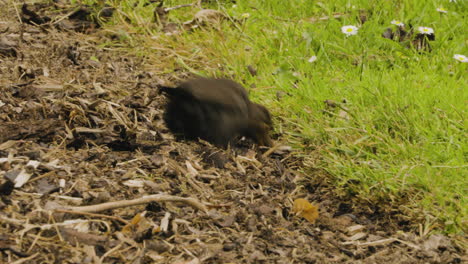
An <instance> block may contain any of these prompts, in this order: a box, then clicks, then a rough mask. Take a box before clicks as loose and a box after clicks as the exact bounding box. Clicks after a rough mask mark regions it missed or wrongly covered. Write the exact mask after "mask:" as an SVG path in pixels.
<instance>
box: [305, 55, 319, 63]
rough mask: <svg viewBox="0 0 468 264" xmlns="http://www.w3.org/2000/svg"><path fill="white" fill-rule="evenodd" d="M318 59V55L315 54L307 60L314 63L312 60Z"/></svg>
mask: <svg viewBox="0 0 468 264" xmlns="http://www.w3.org/2000/svg"><path fill="white" fill-rule="evenodd" d="M316 60H317V56H315V55H314V56H312V57H310V59H309V60H307V61H308V62H311V63H312V62H314V61H316Z"/></svg>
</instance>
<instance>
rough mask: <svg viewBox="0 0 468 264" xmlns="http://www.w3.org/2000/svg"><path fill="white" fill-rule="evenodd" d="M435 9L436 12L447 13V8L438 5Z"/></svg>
mask: <svg viewBox="0 0 468 264" xmlns="http://www.w3.org/2000/svg"><path fill="white" fill-rule="evenodd" d="M436 10H437V12H439V13H444V14H447V12H448V11H447V9H445V8H443V7H438V8H437V9H436Z"/></svg>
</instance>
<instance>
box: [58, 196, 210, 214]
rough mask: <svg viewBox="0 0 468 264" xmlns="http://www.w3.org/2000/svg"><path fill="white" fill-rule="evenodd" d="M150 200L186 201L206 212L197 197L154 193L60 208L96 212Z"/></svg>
mask: <svg viewBox="0 0 468 264" xmlns="http://www.w3.org/2000/svg"><path fill="white" fill-rule="evenodd" d="M150 202H181V203H186V204H188V205H190V206H192V207H193V208H196V209H198V210H201V211H203V212H205V213H207V212H208V210H207V209H206V207H205V205H203V204H202V203H201V202H199V201H198V200H197V199H194V198H183V197H178V196H172V195H166V194H154V195H148V196H144V197H141V198H137V199H133V200H123V201H116V202H108V203H102V204H95V205H88V206H70V207H63V208H61V209H63V210H70V211H75V212H86V213H96V212H101V211H106V210H112V209H117V208H122V207H128V206H133V205H141V204H147V203H150Z"/></svg>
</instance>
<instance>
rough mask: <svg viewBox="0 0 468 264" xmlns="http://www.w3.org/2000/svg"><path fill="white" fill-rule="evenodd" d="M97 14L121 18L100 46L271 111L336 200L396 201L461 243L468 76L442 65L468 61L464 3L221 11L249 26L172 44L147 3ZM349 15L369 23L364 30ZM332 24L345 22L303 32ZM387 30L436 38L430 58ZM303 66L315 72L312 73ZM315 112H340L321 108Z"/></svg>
mask: <svg viewBox="0 0 468 264" xmlns="http://www.w3.org/2000/svg"><path fill="white" fill-rule="evenodd" d="M86 2H88V3H91V2H95V1H91V0H89V1H86ZM107 2H108V3H110V4H111V5H112V6H115V7H117V8H118V9H119V12H118V14H117V15H116V16H115V17H114V20H113V21H111V22H109V23H108V26H107V28H108V29H109V30H112V31H113V32H115V33H117V34H119V35H120V36H121V38H120V41H119V42H118V43H108V44H107V45H110V46H114V47H116V46H119V47H122V48H124V49H128V48H129V49H131V51H132V52H134V53H137V54H140V55H142V56H144V57H146V58H147V61H148V63H150V64H154V65H156V66H157V67H156V68H155V69H154V70H156V71H158V72H160V73H168V72H171V71H173V70H174V69H175V68H176V69H183V70H185V71H192V72H196V73H198V74H203V75H208V76H213V75H216V76H229V77H231V78H233V79H236V80H238V81H240V82H242V83H243V84H244V85H245V86H246V87H255V88H251V89H249V90H250V93H251V96H252V98H253V100H255V101H258V102H261V103H262V104H265V105H267V106H268V107H269V108H270V109H272V112H273V114H274V116H275V117H276V121H277V122H276V124H277V128H276V130H277V131H278V132H281V133H282V135H283V140H285V141H289V144H292V145H294V146H296V147H297V148H298V149H299V150H300V151H299V153H300V154H299V155H301V156H303V157H304V158H305V161H306V165H307V166H308V167H314V168H323V169H325V170H327V171H328V172H330V174H331V175H333V182H334V184H336V186H337V193H338V194H343V193H353V194H354V195H355V196H357V197H361V198H363V199H367V200H369V201H379V200H382V199H385V200H387V201H393V200H400V199H404V200H406V202H407V204H406V207H407V208H410V210H412V211H413V212H414V214H415V215H416V214H419V216H420V217H419V218H420V219H432V220H430V221H432V222H431V223H434V224H433V226H434V227H437V228H442V229H444V230H445V231H446V232H449V233H456V232H463V231H466V216H467V208H468V205H467V198H466V196H465V193H467V180H466V179H467V177H466V175H467V165H466V164H467V153H468V147H467V144H466V138H467V133H466V130H465V129H466V121H465V115H466V110H467V108H466V102H468V100H467V99H468V94H467V82H466V81H467V80H466V73H467V66H466V65H467V64H466V63H460V62H458V61H456V60H454V59H453V58H452V57H453V55H454V54H464V55H468V52H467V51H468V49H467V47H466V34H465V32H466V30H465V29H466V28H467V26H468V25H467V22H466V21H468V20H467V17H466V14H467V12H466V11H467V4H466V1H458V3H449V1H437V0H427V1H413V0H399V1H378V0H373V1H372V0H371V1H364V0H356V1H346V0H335V1H306V0H290V1H283V0H250V1H248V0H238V1H237V6H236V7H232V4H228V3H224V4H223V3H222V2H226V1H219V2H221V3H218V4H216V3H214V4H213V5H212V8H214V9H219V10H221V11H223V12H226V13H227V14H229V15H230V17H232V18H237V19H240V18H241V15H242V14H243V13H249V14H250V17H249V18H248V19H245V20H244V21H243V22H241V23H238V24H237V26H233V23H230V22H225V23H223V24H222V26H221V30H216V29H210V28H204V29H201V30H196V31H194V32H190V33H182V34H180V35H177V36H166V35H165V34H163V33H162V32H161V31H160V27H159V26H158V25H157V24H155V23H153V22H152V21H153V18H152V16H153V15H152V8H153V7H154V6H153V7H150V8H148V7H144V6H143V3H144V2H145V1H135V0H134V1H131V0H126V1H107ZM191 2H192V1H165V6H167V7H170V6H175V5H178V4H184V3H191ZM213 2H215V1H213ZM348 2H349V3H351V2H352V3H353V4H352V5H350V4H347V3H348ZM395 3H396V4H395ZM439 6H443V7H444V8H446V9H447V10H448V11H449V12H448V14H441V13H438V12H437V11H436V8H437V7H439ZM359 10H364V11H365V13H366V14H367V21H366V22H365V23H364V24H362V25H360V22H359V19H358V17H359V14H360V11H359ZM196 11H197V10H196V9H195V8H181V9H178V10H174V11H171V13H170V16H169V20H170V21H173V22H184V21H186V20H188V19H190V18H191V17H192V15H193V14H194V13H195V12H196ZM335 13H341V14H344V15H343V16H342V17H340V18H338V19H326V20H323V21H319V22H314V23H312V22H310V19H311V18H320V17H324V16H331V15H333V14H335ZM393 19H398V20H401V21H403V22H404V23H405V24H408V23H411V24H412V25H413V26H415V27H416V28H417V27H418V26H427V27H432V28H434V30H435V34H436V40H435V41H433V42H431V46H432V52H422V53H419V52H417V51H416V50H414V49H410V48H407V47H405V45H403V44H400V43H397V42H394V41H391V40H388V39H384V38H382V37H381V34H382V32H383V31H384V30H385V29H386V28H387V27H394V26H393V25H391V24H390V21H391V20H393ZM344 25H356V26H359V27H360V28H359V33H358V34H357V35H355V36H350V37H346V36H345V35H344V34H342V33H341V30H340V28H341V27H342V26H344ZM312 55H315V56H317V60H316V61H315V62H313V63H310V62H308V59H309V58H310V57H311V56H312ZM247 65H253V66H254V67H255V68H256V69H257V71H258V75H257V76H251V75H250V74H249V72H248V70H247ZM278 93H280V94H281V95H282V97H281V98H280V99H279V98H278V96H277V95H278ZM325 100H333V101H335V102H337V103H339V104H340V106H341V108H340V107H337V108H329V107H328V108H327V107H326V106H325V104H324V101H325ZM343 100H345V101H346V103H342V102H343ZM317 153H318V155H317ZM304 169H305V170H307V168H304ZM350 183H352V184H350ZM426 225H427V223H426Z"/></svg>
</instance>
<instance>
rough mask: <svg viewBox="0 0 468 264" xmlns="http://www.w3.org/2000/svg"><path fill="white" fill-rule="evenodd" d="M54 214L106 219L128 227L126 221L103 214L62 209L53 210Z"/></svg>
mask: <svg viewBox="0 0 468 264" xmlns="http://www.w3.org/2000/svg"><path fill="white" fill-rule="evenodd" d="M54 212H56V213H66V214H77V215H86V216H92V217H101V218H108V219H112V220H116V221H119V222H121V223H123V224H125V225H128V221H126V220H124V219H122V218H120V217H118V216H112V215H103V214H95V213H88V212H79V211H72V210H64V209H56V210H54Z"/></svg>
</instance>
